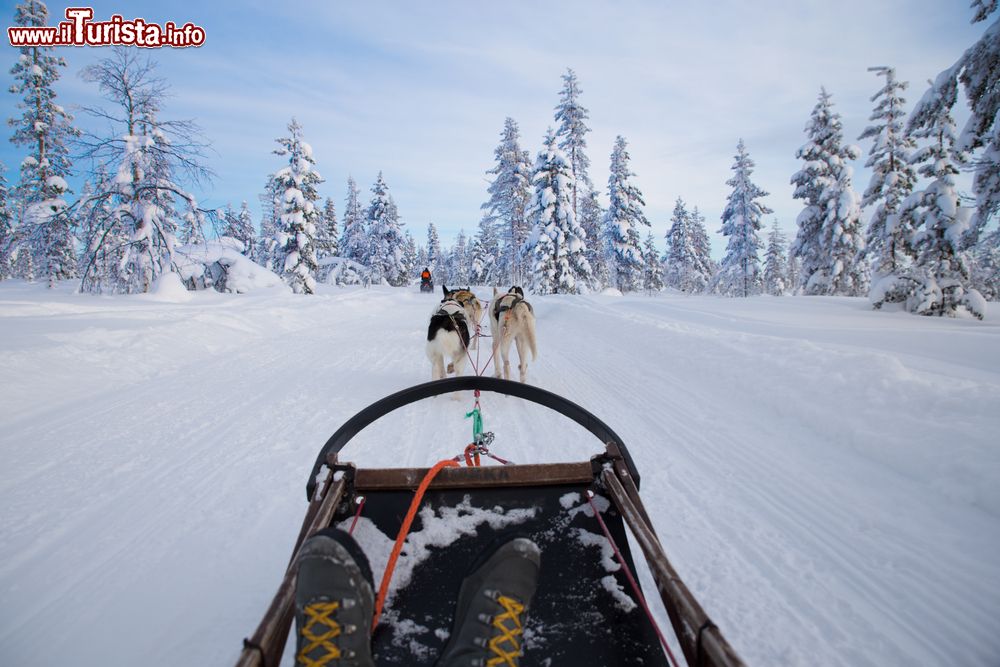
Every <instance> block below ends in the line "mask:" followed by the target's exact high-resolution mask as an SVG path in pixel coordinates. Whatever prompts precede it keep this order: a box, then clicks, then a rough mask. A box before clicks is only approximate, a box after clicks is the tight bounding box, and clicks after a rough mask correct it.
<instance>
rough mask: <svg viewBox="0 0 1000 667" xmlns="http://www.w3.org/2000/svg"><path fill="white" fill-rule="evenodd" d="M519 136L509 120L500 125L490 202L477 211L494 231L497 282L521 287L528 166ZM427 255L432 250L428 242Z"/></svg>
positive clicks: (527, 227)
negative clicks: (482, 214)
mask: <svg viewBox="0 0 1000 667" xmlns="http://www.w3.org/2000/svg"><path fill="white" fill-rule="evenodd" d="M520 139H521V134H520V130H518V127H517V122H516V121H515V120H514V119H513V118H507V119H506V120H505V121H504V127H503V131H502V132H501V133H500V144H499V145H498V146H497V147H496V150H494V151H493V155H494V156H495V157H496V166H494V167H493V168H492V169H490V170H489V171H487V172H486V173H487V174H491V175H493V176H494V178H493V180H492V182H491V183H490V186H489V188H488V189H487V192H489V194H490V199H489V201H487V202H486V203H484V204H483V205H482V206H481V207H480V208H481V209H482V210H483V211H485V212H486V213H485V214H484V216H483V217H484V219H485V220H486V221H487V222H488V223H489V224H492V225H494V226H495V227H496V228H497V234H498V238H499V243H500V256H499V265H498V267H497V271H498V273H499V275H498V276H497V278H496V279H497V280H498V281H500V282H509V283H511V284H516V285H521V284H523V283H524V282H525V267H524V266H523V261H522V258H523V255H524V244H525V240H526V239H527V238H528V234H529V232H530V231H531V223H530V221H529V220H528V218H527V214H526V210H527V208H528V203H529V201H530V200H531V176H532V166H531V158H530V156H529V155H528V151H525V150H521V146H520V143H519V142H520ZM427 251H428V253H430V254H431V255H432V256H433V254H434V250H433V248H432V247H431V243H430V239H429V238H428V244H427Z"/></svg>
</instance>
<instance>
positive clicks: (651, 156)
mask: <svg viewBox="0 0 1000 667" xmlns="http://www.w3.org/2000/svg"><path fill="white" fill-rule="evenodd" d="M949 4H950V3H941V2H939V1H938V0H878V1H876V2H872V1H871V0H866V1H862V0H845V1H844V2H841V3H830V2H826V1H812V0H807V1H800V2H794V3H788V2H778V1H776V0H768V1H762V2H756V3H747V2H736V1H730V0H723V1H721V2H713V3H704V2H695V1H689V0H681V1H678V2H669V3H664V2H622V3H607V2H562V1H560V2H548V3H544V4H541V5H540V4H538V3H529V2H511V3H507V4H505V5H500V4H491V5H486V4H484V3H472V2H434V3H412V2H402V1H396V2H380V3H369V2H361V1H356V2H354V1H352V2H345V1H339V2H331V3H307V2H300V1H290V2H282V3H271V2H240V3H233V2H217V3H211V4H209V3H186V2H183V3H182V2H178V3H172V4H171V5H169V7H167V6H164V5H162V4H157V3H152V2H134V1H133V2H129V3H110V2H103V1H102V2H98V3H97V6H96V7H95V13H96V15H97V16H98V17H106V16H110V14H112V13H124V14H132V15H138V16H144V17H145V18H148V19H149V20H153V21H157V22H162V21H165V20H180V21H189V20H190V21H194V22H196V23H199V24H200V25H203V26H205V28H206V31H207V33H208V40H207V42H206V45H205V46H204V47H202V48H201V49H197V50H188V51H184V52H151V56H152V57H154V58H156V59H157V60H158V61H159V62H160V63H161V67H162V70H163V73H164V74H165V75H166V76H167V78H168V79H169V81H170V83H171V84H172V86H173V92H174V97H173V99H172V100H171V101H170V105H169V107H168V109H167V112H168V113H169V114H171V115H174V116H176V117H184V118H196V119H197V120H198V121H199V122H200V123H201V125H202V126H203V128H204V130H205V133H206V136H207V137H208V138H209V139H210V140H211V141H212V142H213V145H214V148H215V151H216V155H215V156H214V157H213V158H212V164H211V166H212V168H213V169H214V171H215V172H216V173H217V175H218V177H217V179H216V181H215V184H214V188H213V190H212V191H211V192H205V193H202V194H203V200H204V201H206V202H212V203H213V204H216V205H222V204H224V203H226V202H227V201H232V202H234V203H235V202H238V201H240V200H243V199H246V200H249V201H250V203H251V206H254V207H256V196H257V194H258V192H259V191H260V190H261V189H262V186H263V183H264V180H265V178H266V176H267V174H268V173H269V172H271V171H274V170H275V169H276V168H278V166H279V162H280V159H279V158H277V157H276V156H273V155H271V154H270V152H271V150H272V149H273V147H274V143H273V140H274V138H275V137H277V136H279V135H281V134H282V133H283V132H284V128H285V125H286V124H287V122H288V120H289V119H290V118H291V117H292V116H293V115H294V116H296V117H297V118H298V120H299V121H300V123H301V124H302V125H303V127H304V130H305V136H306V138H307V140H309V141H310V143H311V144H312V145H313V148H314V150H315V155H316V157H317V161H318V168H319V170H320V172H321V173H322V174H323V175H324V177H325V178H326V183H325V184H324V185H323V186H322V187H321V192H322V194H323V195H324V196H332V197H334V198H335V200H336V201H337V203H338V206H340V205H342V202H343V198H344V191H345V183H346V179H347V175H348V174H349V173H350V174H353V176H354V177H355V179H356V180H357V181H358V183H359V185H360V187H362V189H363V190H367V187H368V186H369V185H370V183H372V182H374V180H375V176H376V174H377V172H378V171H379V170H382V171H384V173H385V175H386V178H387V180H388V183H389V185H390V188H391V189H392V192H393V194H394V196H395V198H396V200H397V203H398V204H399V208H400V212H401V214H402V216H403V218H404V220H405V221H406V222H407V223H409V225H410V226H411V231H412V232H413V234H414V236H415V237H416V238H418V239H423V237H424V233H425V232H424V230H425V228H426V224H427V223H428V222H430V221H434V222H435V223H436V224H437V225H438V226H439V228H440V229H441V231H442V233H443V235H444V236H445V237H446V238H447V237H453V236H454V234H455V233H457V232H458V230H459V229H460V228H464V229H465V230H466V231H467V232H470V231H472V230H473V229H474V228H475V226H476V224H477V222H478V219H479V216H480V211H479V206H480V204H481V203H482V201H483V200H484V199H485V197H486V181H485V175H484V172H485V171H486V170H487V169H489V168H490V167H491V166H492V159H493V148H494V147H495V145H496V143H497V141H498V136H499V132H500V130H501V128H502V125H503V121H504V118H505V117H507V116H511V117H513V118H515V119H516V120H518V121H519V123H520V125H521V129H522V136H523V141H524V147H525V148H527V149H529V150H530V151H531V152H532V154H534V152H535V151H536V150H537V148H538V146H539V144H540V142H541V138H542V136H543V134H544V132H545V129H546V127H548V126H549V125H551V124H553V120H552V114H553V107H554V106H555V104H556V102H557V95H558V91H559V89H560V87H561V80H560V76H561V74H562V73H563V72H564V71H565V68H566V67H572V68H574V69H575V70H576V72H577V74H578V76H579V77H580V81H581V85H582V88H583V91H584V93H583V97H582V100H581V101H582V102H583V104H584V105H586V106H587V107H588V108H589V110H590V127H591V128H592V130H593V132H592V133H591V134H590V135H588V142H589V156H590V159H591V162H592V165H593V166H592V168H591V177H592V179H593V181H594V183H595V184H596V185H597V186H598V187H601V188H602V189H603V187H604V185H605V182H606V178H607V163H608V156H609V155H610V152H611V147H612V144H613V142H614V138H615V136H616V135H618V134H622V135H623V136H625V137H626V138H627V139H628V141H629V144H630V152H631V155H632V158H633V162H632V167H633V169H634V171H635V172H636V173H637V182H638V184H639V186H640V187H641V188H642V190H643V192H644V193H645V195H646V200H647V204H648V207H647V215H648V216H649V218H650V219H651V220H652V221H653V223H654V231H655V233H656V234H657V236H658V237H662V235H663V233H664V232H665V231H666V225H667V221H668V219H669V216H670V211H671V210H672V208H673V202H674V200H675V199H676V198H677V197H678V196H681V197H684V199H685V200H687V201H688V202H689V203H691V204H693V205H698V206H699V207H701V209H702V211H703V212H704V213H705V215H706V216H707V217H708V219H709V223H708V224H709V227H710V228H711V229H713V230H714V229H715V228H716V227H717V221H718V216H719V214H720V213H721V210H722V206H723V205H724V201H725V197H726V194H727V188H726V185H725V181H726V179H728V178H729V167H730V166H731V163H732V155H733V153H734V150H735V146H736V142H737V140H738V139H739V138H740V137H742V138H744V140H745V141H746V143H747V147H748V149H749V150H750V153H751V155H752V157H753V158H754V159H755V161H756V163H757V172H756V179H757V181H758V183H759V184H760V185H761V187H763V188H765V189H766V190H769V191H770V192H771V196H770V197H769V198H768V200H767V203H768V205H769V206H771V207H772V208H774V209H775V211H776V214H775V215H776V216H777V217H778V218H779V220H780V221H781V223H782V225H783V226H784V227H785V228H786V229H788V230H791V229H792V228H793V225H794V218H795V215H796V214H797V212H798V210H799V206H798V204H797V202H795V201H794V200H792V199H791V188H790V186H789V185H788V179H789V178H790V176H791V174H792V173H793V172H794V171H795V170H796V169H798V166H799V165H798V164H797V162H796V160H795V158H794V153H795V150H796V148H798V146H799V145H800V144H801V143H802V142H803V140H804V136H803V133H802V128H803V126H804V125H805V122H806V120H807V119H808V116H809V113H810V111H811V109H812V107H813V105H814V104H815V100H816V95H817V93H818V91H819V87H820V85H825V86H827V88H828V90H830V91H831V92H832V93H833V95H834V101H835V103H836V104H837V109H838V111H840V112H841V113H842V114H843V115H844V128H845V134H846V137H847V139H848V140H850V141H853V140H854V138H855V137H856V136H857V135H858V134H860V132H861V131H862V129H863V128H864V127H865V125H866V124H867V118H868V115H869V114H870V112H871V111H870V109H871V104H870V102H869V101H868V98H869V97H870V96H871V95H872V93H873V92H874V91H875V90H876V89H877V88H878V81H877V80H875V78H874V77H872V76H871V75H869V74H868V73H867V72H866V71H865V69H866V68H867V67H868V66H871V65H883V64H885V65H893V66H895V67H897V70H898V73H899V76H900V78H902V79H909V80H911V81H912V82H913V83H912V88H911V91H910V98H911V100H913V99H916V98H917V97H918V96H919V94H920V92H922V90H923V84H922V82H923V81H925V80H926V79H927V78H929V77H932V76H934V75H935V74H936V73H937V72H938V71H940V70H941V69H942V68H944V67H946V66H947V65H948V64H950V63H951V62H952V61H953V60H954V59H955V58H957V57H958V56H959V55H960V53H961V51H962V50H963V49H964V48H966V46H968V44H970V43H971V42H972V41H973V39H975V38H976V37H977V36H978V34H980V33H981V31H982V28H981V27H979V26H970V25H969V18H970V16H969V11H968V10H967V9H966V8H965V7H963V6H961V5H962V3H955V5H956V6H946V5H949ZM61 9H62V8H61V7H59V8H56V6H55V5H52V12H53V13H57V12H61ZM12 13H13V12H12V11H8V12H7V14H9V15H11V16H12ZM8 48H9V47H8ZM8 53H9V54H10V56H11V57H10V60H11V62H12V61H13V57H14V51H13V49H9V51H8ZM65 55H66V57H67V60H69V61H70V64H71V67H70V69H71V70H73V71H76V70H78V69H80V68H81V67H82V66H83V65H84V64H86V63H87V62H90V61H92V60H93V59H95V58H97V57H100V55H101V53H100V51H99V50H97V49H89V50H84V49H73V50H68V51H67V52H66V53H65ZM59 92H60V96H61V99H63V100H65V101H73V100H74V99H75V98H77V97H84V96H88V95H89V96H90V99H92V98H93V97H94V91H92V90H89V91H88V90H87V84H83V82H81V81H79V80H78V79H75V77H74V76H73V75H72V74H71V75H68V76H67V77H66V80H65V81H64V82H63V83H62V84H61V86H60V91H59ZM15 102H16V99H15V98H14V96H10V95H8V96H6V99H4V100H3V104H2V105H0V112H2V113H3V114H4V115H5V116H7V117H10V116H11V115H13V113H14V110H13V106H14V104H15ZM865 148H866V149H867V147H865ZM0 158H2V159H3V160H4V162H5V163H6V164H7V165H8V167H10V168H12V169H13V168H14V167H16V165H17V164H18V163H19V162H20V156H19V155H18V151H17V150H16V149H14V148H13V147H11V146H9V145H5V146H4V147H3V149H2V151H0ZM862 164H863V161H859V163H858V164H857V165H856V167H857V169H858V171H859V179H858V182H856V187H857V188H858V189H859V190H861V189H863V188H864V186H865V183H864V182H862V178H864V180H867V177H866V175H864V174H863V173H861V171H860V170H861V166H862ZM366 196H367V195H366ZM719 243H720V242H719V240H718V239H717V240H716V244H717V245H718V244H719ZM719 250H721V248H717V251H719Z"/></svg>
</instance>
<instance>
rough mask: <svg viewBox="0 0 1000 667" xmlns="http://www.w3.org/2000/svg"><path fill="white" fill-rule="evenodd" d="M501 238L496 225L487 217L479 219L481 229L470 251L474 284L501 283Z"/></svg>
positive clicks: (471, 277)
mask: <svg viewBox="0 0 1000 667" xmlns="http://www.w3.org/2000/svg"><path fill="white" fill-rule="evenodd" d="M499 260H500V240H499V238H498V237H497V228H496V225H494V224H493V223H491V222H490V221H489V219H488V218H487V217H485V216H484V217H483V219H482V220H480V221H479V230H478V231H477V232H476V236H475V237H474V238H473V240H472V249H471V250H470V252H469V281H470V282H471V283H472V284H473V285H499V284H500V274H499Z"/></svg>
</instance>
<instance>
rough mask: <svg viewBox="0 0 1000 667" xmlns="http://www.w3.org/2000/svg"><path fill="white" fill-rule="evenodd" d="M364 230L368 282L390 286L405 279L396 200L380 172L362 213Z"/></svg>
mask: <svg viewBox="0 0 1000 667" xmlns="http://www.w3.org/2000/svg"><path fill="white" fill-rule="evenodd" d="M365 225H366V227H367V229H368V253H367V257H366V261H365V262H364V263H365V264H367V265H368V266H369V267H371V270H372V282H375V283H379V282H382V281H386V282H388V283H389V284H390V285H393V286H396V287H398V286H401V285H405V284H406V283H407V281H408V277H407V275H406V267H405V266H404V265H403V251H404V241H403V232H402V230H401V228H400V223H399V213H398V212H397V209H396V203H395V202H394V201H393V200H392V196H391V195H390V194H389V186H388V185H386V183H385V179H384V178H383V177H382V172H381V171H380V172H379V173H378V180H376V181H375V185H373V186H372V200H371V203H370V204H369V206H368V213H367V214H366V216H365Z"/></svg>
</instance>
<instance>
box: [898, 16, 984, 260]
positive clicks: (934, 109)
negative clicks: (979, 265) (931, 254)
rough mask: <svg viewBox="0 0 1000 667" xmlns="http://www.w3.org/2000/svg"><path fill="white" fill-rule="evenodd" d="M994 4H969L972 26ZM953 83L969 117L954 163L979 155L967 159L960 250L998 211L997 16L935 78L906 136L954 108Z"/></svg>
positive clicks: (977, 236) (978, 233)
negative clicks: (969, 174)
mask: <svg viewBox="0 0 1000 667" xmlns="http://www.w3.org/2000/svg"><path fill="white" fill-rule="evenodd" d="M997 6H998V3H997V0H973V2H972V8H973V9H974V10H975V12H974V15H973V17H972V22H973V23H978V22H980V21H985V20H986V19H987V18H989V17H990V15H991V14H993V13H995V12H996V11H997ZM959 81H961V82H962V87H963V88H964V89H965V97H966V99H967V100H968V103H969V110H970V112H971V113H970V114H969V119H968V120H967V121H966V123H965V127H964V128H963V130H962V133H961V135H960V136H959V137H958V139H957V142H956V144H955V151H956V154H957V156H959V157H960V159H964V156H967V155H970V154H972V153H973V152H974V151H977V150H979V151H980V152H979V154H978V155H977V156H976V159H975V160H973V161H972V167H973V169H974V173H975V176H974V178H973V183H972V191H973V192H974V193H975V195H976V209H975V214H974V215H973V217H972V219H971V220H970V221H969V228H968V230H966V232H965V238H964V239H963V240H962V244H961V246H962V249H966V248H970V247H972V246H973V245H974V244H975V243H976V241H977V240H978V238H979V236H980V235H981V234H982V233H983V230H984V229H985V228H986V226H987V224H988V223H989V221H990V220H991V219H992V218H993V216H995V215H996V214H997V212H1000V120H998V119H1000V92H998V91H1000V18H998V19H997V20H995V21H994V22H993V23H992V24H991V25H990V26H989V27H988V28H987V29H986V31H985V32H984V33H983V35H982V37H980V38H979V40H978V41H977V42H976V43H975V44H973V45H972V46H971V47H969V48H968V49H967V50H966V51H965V52H964V53H963V54H962V56H961V57H960V58H959V59H958V60H957V61H956V62H955V64H953V65H952V66H951V67H949V68H948V69H946V70H944V71H943V72H941V73H940V74H939V75H938V76H937V78H936V79H935V80H934V83H933V84H931V87H930V88H929V89H928V90H927V92H926V93H924V96H923V97H922V98H921V99H920V101H919V102H917V105H916V107H914V109H913V113H912V114H911V116H910V122H909V125H908V129H909V131H910V133H911V134H913V133H915V132H916V131H918V130H924V131H927V130H928V128H930V127H931V126H933V125H934V124H935V123H937V122H938V119H939V118H941V117H942V116H941V114H942V110H944V109H947V110H949V111H950V110H951V109H952V108H953V107H954V105H955V102H956V99H957V96H958V90H957V89H958V82H959ZM980 149H981V150H980Z"/></svg>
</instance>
